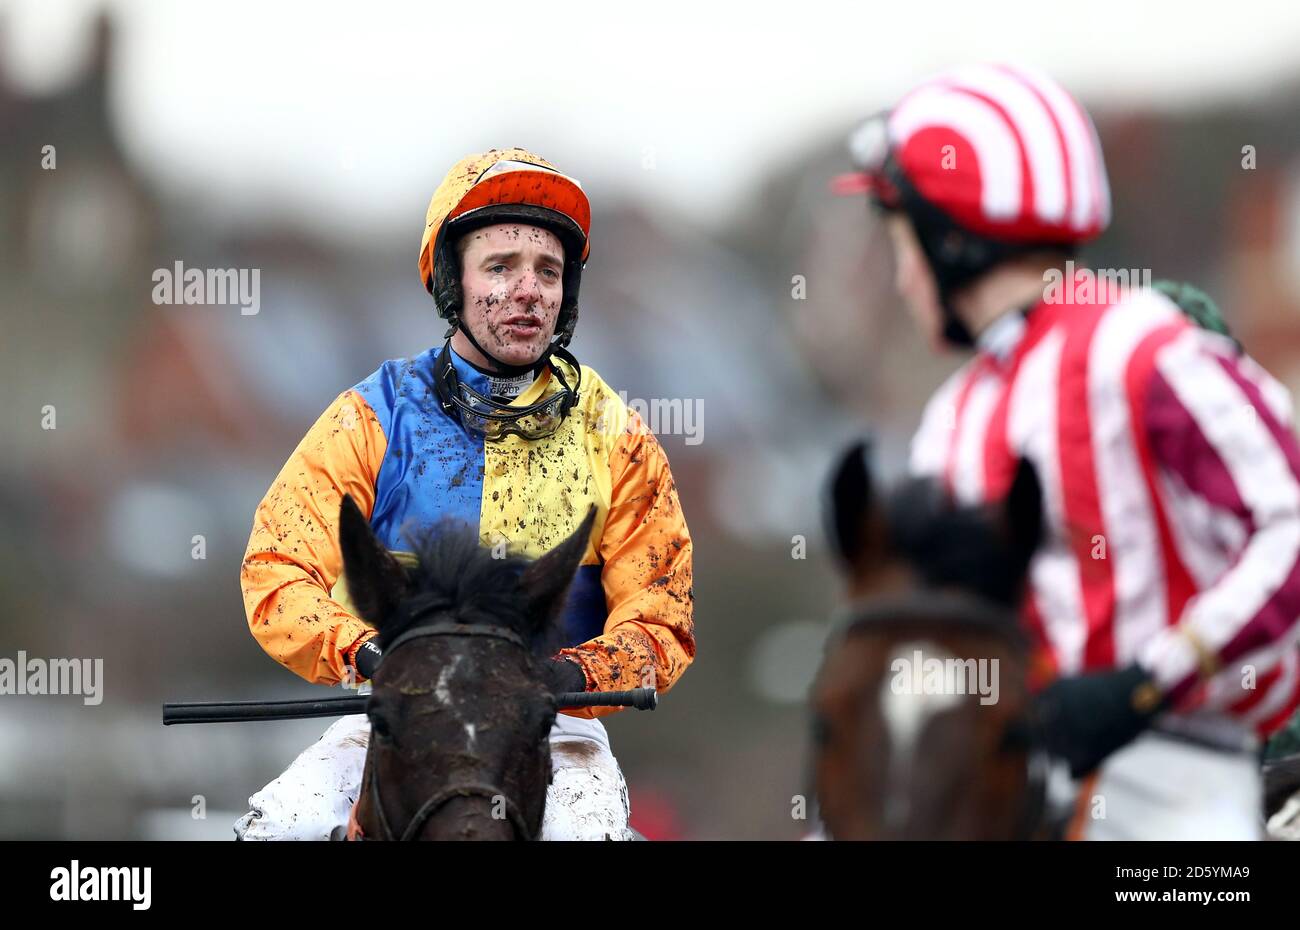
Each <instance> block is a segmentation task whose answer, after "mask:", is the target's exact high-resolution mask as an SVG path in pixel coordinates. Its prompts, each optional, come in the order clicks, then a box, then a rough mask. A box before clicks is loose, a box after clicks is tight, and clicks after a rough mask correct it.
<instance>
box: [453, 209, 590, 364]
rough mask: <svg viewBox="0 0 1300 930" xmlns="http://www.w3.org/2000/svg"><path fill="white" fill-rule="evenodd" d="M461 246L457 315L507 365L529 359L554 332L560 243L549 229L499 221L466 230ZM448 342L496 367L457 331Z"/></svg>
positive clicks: (533, 358) (560, 280)
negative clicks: (462, 297)
mask: <svg viewBox="0 0 1300 930" xmlns="http://www.w3.org/2000/svg"><path fill="white" fill-rule="evenodd" d="M457 248H458V249H459V250H460V264H461V279H460V281H461V288H462V290H463V292H464V295H465V303H464V308H463V309H462V311H461V319H462V321H463V323H464V325H465V326H466V327H467V328H468V329H469V331H470V333H471V334H472V335H473V336H474V339H475V340H476V341H477V342H478V344H479V345H481V346H482V347H483V348H484V349H486V350H487V351H488V352H489V353H491V354H492V355H493V356H494V357H495V358H497V359H499V360H500V361H502V362H505V363H506V364H507V365H531V364H532V363H533V362H535V361H537V360H538V359H539V358H540V357H541V355H542V353H543V352H544V351H546V346H547V344H548V343H549V342H550V341H551V337H552V336H553V335H554V334H555V324H556V321H557V320H558V319H559V315H560V301H561V299H562V298H563V297H564V281H563V279H564V247H563V246H562V245H561V244H560V240H559V238H558V237H557V236H556V235H555V234H554V233H553V232H551V231H550V230H548V229H543V228H541V227H540V226H527V225H524V224H522V223H498V224H497V225H495V226H485V227H483V228H482V229H476V230H474V231H473V232H470V233H466V234H465V236H464V238H462V239H461V240H460V242H459V243H457ZM452 348H454V349H455V350H456V352H457V354H459V355H460V356H461V357H462V358H464V359H467V360H468V361H471V362H473V363H475V364H477V365H480V366H482V367H484V368H495V367H496V366H495V365H493V364H492V359H489V358H484V357H483V356H482V354H481V353H479V352H478V351H477V350H475V349H474V347H473V345H471V344H470V341H469V340H468V339H466V338H465V336H464V334H463V333H461V332H460V331H457V332H456V335H455V336H453V337H452Z"/></svg>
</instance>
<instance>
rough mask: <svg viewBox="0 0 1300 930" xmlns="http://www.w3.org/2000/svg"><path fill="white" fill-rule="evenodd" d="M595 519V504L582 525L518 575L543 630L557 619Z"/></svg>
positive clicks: (530, 612) (539, 627)
mask: <svg viewBox="0 0 1300 930" xmlns="http://www.w3.org/2000/svg"><path fill="white" fill-rule="evenodd" d="M595 522H596V508H595V507H592V508H591V509H590V510H588V511H587V517H586V519H585V520H583V521H582V525H581V526H579V527H578V528H577V529H576V530H574V531H573V533H572V535H570V536H569V538H568V539H566V540H564V542H562V543H560V544H559V545H558V546H556V547H555V548H554V549H552V550H551V551H550V552H548V553H546V554H545V555H543V556H542V557H541V558H540V559H538V560H537V561H535V562H533V563H532V564H531V565H529V566H528V567H527V568H526V569H524V571H523V573H522V574H521V575H520V576H519V587H520V589H521V590H522V591H523V593H524V597H525V598H526V599H527V604H528V607H527V609H528V616H529V617H530V618H532V619H533V621H534V622H535V623H536V629H537V630H542V629H545V628H546V627H549V626H551V625H552V624H553V623H555V621H556V619H557V618H558V617H559V615H560V611H561V609H562V608H563V607H564V599H565V597H566V596H567V595H568V593H569V585H570V584H571V583H572V582H573V576H574V574H575V573H576V572H577V570H578V566H579V565H580V564H581V563H582V557H583V556H584V555H585V554H586V552H587V542H588V540H590V539H591V528H592V526H593V525H594V524H595Z"/></svg>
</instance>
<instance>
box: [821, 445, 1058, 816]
mask: <svg viewBox="0 0 1300 930" xmlns="http://www.w3.org/2000/svg"><path fill="white" fill-rule="evenodd" d="M828 503H829V507H828V512H827V517H828V520H827V522H828V532H829V535H830V538H831V541H832V544H833V548H834V549H835V552H836V554H837V557H838V558H839V559H840V561H841V563H842V566H843V568H844V569H845V572H846V574H847V578H848V587H849V595H850V606H849V607H848V608H847V609H846V611H845V614H846V616H845V620H844V622H843V623H842V624H841V626H840V628H839V630H838V631H837V632H836V634H835V635H834V636H833V637H832V639H831V641H830V642H829V643H828V646H827V650H826V655H825V658H824V660H823V664H822V667H821V669H820V671H819V673H818V676H817V680H816V682H815V683H814V686H813V691H812V704H813V715H814V731H813V736H814V744H815V745H814V779H815V782H816V786H815V790H816V794H817V797H818V801H819V805H820V811H821V817H822V821H823V824H824V825H825V827H826V829H827V832H828V833H829V834H830V835H831V836H832V837H834V838H837V839H883V838H927V839H938V838H953V839H956V838H967V839H974V838H985V839H988V838H997V837H1004V838H1010V837H1013V836H1021V835H1025V834H1026V833H1027V832H1029V830H1030V829H1031V825H1033V824H1036V820H1037V800H1038V799H1037V796H1036V791H1035V790H1034V789H1036V787H1037V785H1036V784H1034V783H1032V781H1031V778H1030V773H1029V755H1028V751H1027V747H1026V746H1025V745H1024V743H1023V740H1022V739H1021V737H1020V734H1021V733H1022V729H1021V726H1020V721H1021V720H1022V719H1023V714H1024V711H1025V706H1026V703H1027V700H1028V694H1027V689H1026V667H1027V661H1028V660H1027V653H1028V649H1027V645H1026V643H1025V641H1024V638H1023V634H1022V632H1021V628H1020V624H1019V622H1018V618H1017V609H1018V607H1019V605H1020V602H1021V598H1022V596H1023V591H1024V587H1025V582H1026V579H1027V575H1028V569H1029V563H1030V560H1031V558H1032V556H1033V553H1034V551H1035V549H1036V548H1037V546H1038V544H1039V540H1040V536H1041V534H1042V516H1041V512H1042V511H1041V507H1042V503H1041V499H1040V489H1039V484H1038V479H1037V476H1036V474H1035V472H1034V469H1033V467H1032V465H1030V464H1029V463H1028V462H1027V461H1022V462H1021V463H1020V464H1019V467H1018V468H1017V470H1016V473H1015V477H1014V479H1013V481H1012V482H1011V486H1010V490H1009V492H1008V494H1007V496H1006V497H1005V499H1004V500H1002V501H1001V502H999V503H996V504H989V505H980V506H961V505H958V504H957V503H956V502H954V501H953V500H952V498H951V497H950V496H949V494H948V493H947V491H946V489H945V488H944V486H943V485H942V484H941V483H939V482H937V481H934V480H929V479H915V478H914V479H909V480H907V481H905V482H903V483H902V484H901V485H899V486H898V487H896V488H894V489H892V490H889V491H887V492H882V491H881V490H880V489H878V488H877V487H876V483H875V481H874V480H873V478H872V474H871V467H870V461H869V450H868V446H867V445H866V444H865V443H859V444H857V445H855V446H853V447H852V448H850V449H849V450H848V452H847V453H846V454H845V455H844V457H843V458H842V459H841V461H840V463H839V464H838V466H837V467H836V468H835V470H834V472H833V474H832V479H831V482H830V485H829V495H828Z"/></svg>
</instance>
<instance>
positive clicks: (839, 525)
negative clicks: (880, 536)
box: [822, 439, 876, 568]
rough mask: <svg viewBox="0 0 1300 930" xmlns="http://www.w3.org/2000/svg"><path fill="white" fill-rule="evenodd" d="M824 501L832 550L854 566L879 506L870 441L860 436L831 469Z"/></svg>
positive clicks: (862, 551)
mask: <svg viewBox="0 0 1300 930" xmlns="http://www.w3.org/2000/svg"><path fill="white" fill-rule="evenodd" d="M822 501H823V505H822V522H823V523H824V525H825V528H826V535H827V537H829V539H830V543H831V549H832V550H833V551H834V552H835V554H836V555H838V556H839V557H840V560H841V561H842V562H843V563H844V564H845V566H847V567H850V568H851V567H853V566H855V565H857V564H858V562H859V560H860V559H861V557H862V555H863V553H864V551H865V549H866V547H867V536H868V533H867V526H868V522H869V520H870V517H871V513H872V511H873V510H874V508H875V506H876V494H875V489H874V488H873V486H872V478H871V443H870V441H869V440H867V439H860V440H858V441H857V442H854V443H853V444H852V445H851V446H849V447H848V448H847V449H845V450H844V452H843V453H842V454H841V456H840V459H839V461H838V463H837V464H836V465H835V467H834V468H833V469H832V470H831V476H830V480H829V482H828V483H827V485H826V491H825V493H824V494H823V497H822Z"/></svg>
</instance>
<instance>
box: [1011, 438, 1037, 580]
mask: <svg viewBox="0 0 1300 930" xmlns="http://www.w3.org/2000/svg"><path fill="white" fill-rule="evenodd" d="M1002 508H1003V519H1004V520H1005V521H1006V528H1007V536H1008V542H1009V543H1010V546H1011V555H1012V564H1013V566H1014V567H1015V568H1016V570H1017V571H1018V573H1019V575H1020V576H1021V579H1022V580H1023V577H1024V575H1026V574H1027V573H1028V571H1029V562H1030V560H1031V559H1033V557H1034V553H1035V552H1036V551H1037V550H1038V544H1039V543H1041V542H1042V540H1043V489H1042V485H1041V484H1040V483H1039V481H1038V471H1037V470H1036V469H1035V468H1034V465H1033V463H1032V462H1030V461H1029V459H1027V458H1022V459H1021V460H1020V463H1019V464H1018V465H1017V466H1016V476H1015V478H1014V479H1012V482H1011V490H1010V491H1008V492H1007V498H1006V501H1005V502H1004V503H1003V505H1002Z"/></svg>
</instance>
